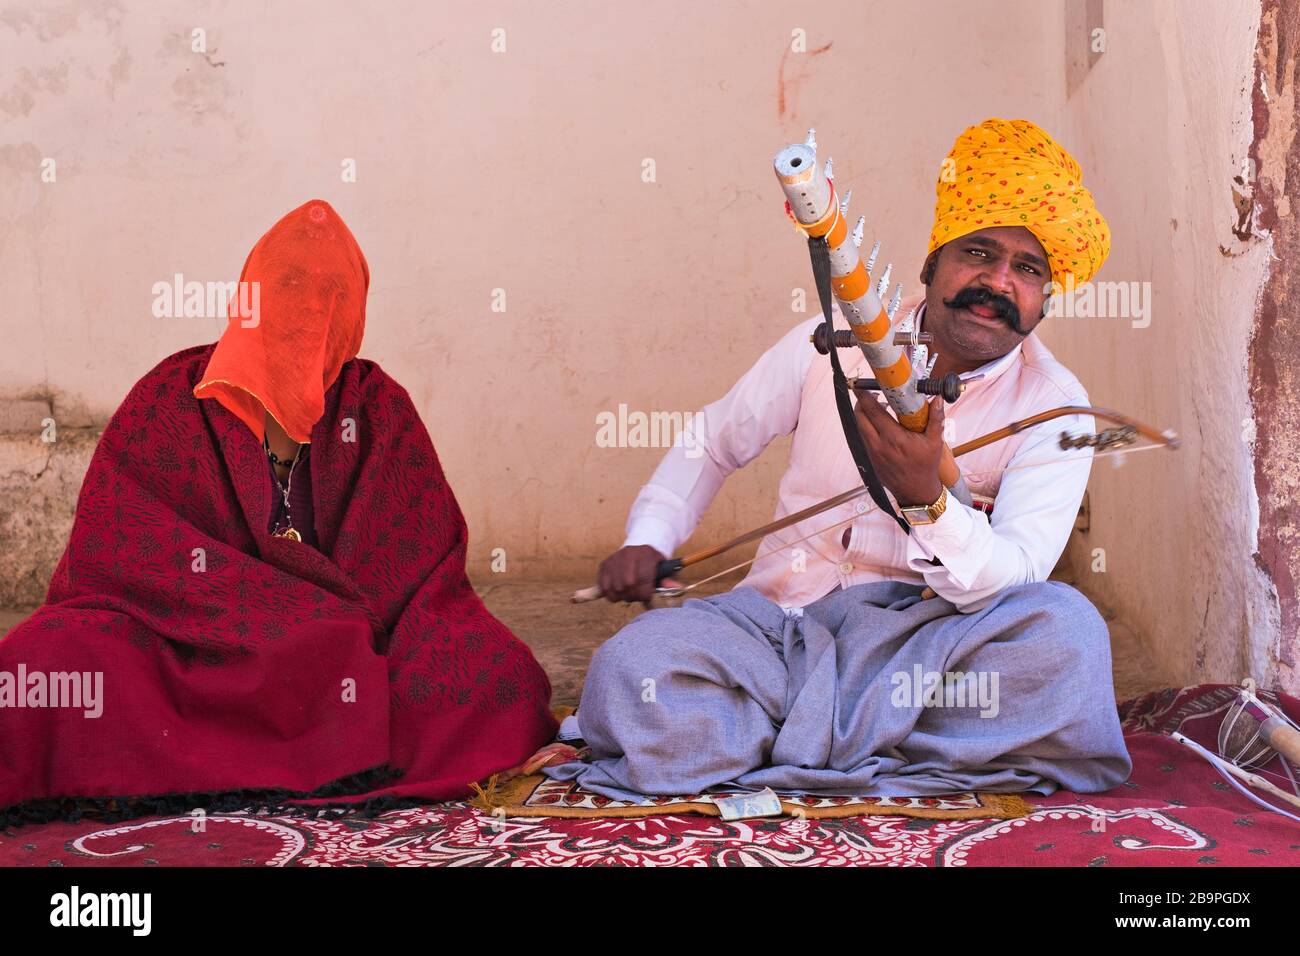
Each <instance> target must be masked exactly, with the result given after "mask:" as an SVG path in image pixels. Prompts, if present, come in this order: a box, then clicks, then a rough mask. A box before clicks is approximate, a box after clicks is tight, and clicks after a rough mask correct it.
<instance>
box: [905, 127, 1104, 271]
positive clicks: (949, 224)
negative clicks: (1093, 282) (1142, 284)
mask: <svg viewBox="0 0 1300 956" xmlns="http://www.w3.org/2000/svg"><path fill="white" fill-rule="evenodd" d="M935 192H936V194H937V196H938V198H937V200H936V202H935V205H934V229H933V230H932V231H931V233H930V248H929V249H927V250H926V254H927V255H928V254H929V253H931V252H933V251H934V250H935V249H938V248H939V247H940V246H942V245H943V244H944V243H945V242H951V241H952V240H953V239H958V238H960V237H961V236H965V235H968V234H970V233H972V232H976V231H977V230H980V229H988V228H990V227H993V226H1024V227H1025V228H1026V229H1028V230H1029V231H1030V232H1032V233H1033V234H1034V236H1035V237H1036V238H1037V239H1038V241H1039V242H1040V243H1042V245H1043V249H1044V250H1045V251H1046V252H1047V260H1048V263H1049V264H1050V265H1051V268H1052V280H1053V281H1054V282H1059V283H1060V284H1061V285H1062V286H1067V287H1068V285H1069V280H1068V277H1069V275H1070V274H1071V273H1073V276H1074V280H1073V281H1074V284H1076V285H1077V284H1080V283H1084V282H1087V281H1088V280H1089V279H1091V278H1092V277H1093V276H1094V275H1096V274H1097V270H1098V269H1100V268H1101V264H1102V263H1103V262H1105V261H1106V256H1107V255H1109V254H1110V227H1109V226H1107V225H1106V220H1105V219H1103V218H1102V215H1101V213H1100V212H1098V211H1097V207H1096V205H1095V204H1094V203H1093V199H1092V193H1090V192H1088V190H1086V189H1084V188H1083V172H1082V170H1080V169H1079V164H1078V163H1076V162H1075V161H1074V157H1073V156H1071V155H1070V154H1069V153H1067V152H1066V151H1065V150H1064V149H1062V148H1061V147H1060V146H1059V145H1058V144H1057V143H1056V141H1055V140H1053V139H1052V137H1050V136H1048V135H1047V133H1046V132H1044V131H1043V130H1042V128H1041V127H1039V126H1036V125H1035V124H1033V123H1031V122H1029V120H1004V119H987V120H985V121H984V122H983V123H980V124H979V125H978V126H972V127H971V128H970V129H968V130H966V132H964V133H962V134H961V135H960V136H958V137H957V142H956V143H954V144H953V147H952V152H950V153H949V154H948V159H947V160H945V161H944V164H943V168H942V169H941V170H940V173H939V183H938V185H937V186H936V187H935Z"/></svg>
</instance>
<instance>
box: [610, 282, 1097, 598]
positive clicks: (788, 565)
mask: <svg viewBox="0 0 1300 956" xmlns="http://www.w3.org/2000/svg"><path fill="white" fill-rule="evenodd" d="M918 306H919V309H918V314H917V317H916V322H917V324H918V327H920V323H921V322H922V320H923V318H924V314H925V307H924V303H923V297H922V296H917V297H915V298H913V299H911V300H910V301H908V300H905V301H904V303H903V308H904V309H905V310H907V311H910V310H911V309H913V308H916V307H918ZM907 311H905V312H904V314H907ZM833 312H834V315H835V319H836V325H837V327H847V326H846V325H845V323H844V320H843V317H842V316H841V315H840V314H839V308H838V304H837V305H836V306H835V308H834V309H833ZM821 320H822V317H821V315H820V314H818V315H816V316H814V317H813V318H811V319H808V320H806V321H803V322H800V323H799V324H798V325H796V326H795V327H794V328H792V329H791V330H790V331H789V332H788V333H786V335H785V336H783V337H782V338H781V339H780V340H779V341H778V342H777V343H776V344H775V345H773V346H772V347H771V348H769V349H768V350H767V351H766V352H765V353H763V355H761V356H760V357H759V359H758V361H757V362H755V364H754V366H753V367H752V368H751V369H750V370H749V371H748V372H746V373H745V374H744V375H743V376H741V378H740V380H739V381H737V382H736V384H735V385H734V386H733V387H732V388H731V390H730V391H728V392H727V394H726V395H724V396H723V397H722V398H721V399H719V400H718V401H716V402H713V403H712V404H710V405H707V406H705V408H704V409H702V410H701V411H700V413H699V415H697V416H696V418H695V420H694V422H693V423H692V425H691V426H690V427H689V428H688V434H687V435H685V436H683V437H684V440H683V441H679V442H678V443H677V444H676V445H675V446H674V447H673V448H671V449H670V450H669V451H668V453H667V454H665V455H664V458H663V460H662V461H661V462H660V463H659V466H658V468H656V469H655V472H654V474H653V476H652V477H651V479H650V481H649V483H647V484H646V485H645V486H644V487H643V488H642V489H641V491H640V493H639V494H638V495H637V497H636V500H635V501H634V503H633V505H632V508H631V512H630V514H629V516H628V522H627V537H626V540H625V541H624V545H625V546H626V545H650V546H651V547H653V548H655V549H656V550H658V551H659V552H660V553H661V554H663V555H664V556H665V557H668V556H672V555H674V554H675V552H676V551H677V549H678V548H679V547H680V546H681V544H682V542H684V541H685V540H686V539H687V538H688V537H690V535H691V533H692V532H693V531H694V530H695V528H696V526H697V525H698V524H699V521H700V518H701V516H702V515H703V514H704V511H705V509H706V508H707V507H708V505H709V503H710V502H711V501H712V500H713V498H714V496H715V495H716V494H717V492H718V489H719V488H720V487H721V486H722V483H723V481H724V480H725V479H726V477H727V475H729V474H730V473H731V472H733V471H735V470H736V469H737V468H740V467H743V466H744V465H746V464H747V463H749V462H750V461H751V460H753V458H754V457H755V456H757V455H758V454H759V452H761V451H762V450H763V449H764V448H765V447H766V446H767V445H768V444H769V443H770V442H771V441H772V439H773V438H775V437H777V436H778V435H787V434H791V433H793V434H794V436H795V440H794V443H793V445H792V446H791V461H790V466H789V469H788V470H787V472H786V474H785V476H784V477H783V478H782V481H781V489H780V495H779V498H778V502H777V508H776V511H775V514H774V518H779V517H782V516H784V515H787V514H791V513H793V512H795V511H798V510H801V509H802V508H806V507H808V506H809V505H810V504H814V503H816V502H817V501H820V500H824V499H826V498H830V497H832V496H834V495H836V494H839V493H840V492H843V491H846V490H848V489H851V488H854V487H860V486H861V479H860V478H859V477H858V473H857V469H856V467H854V466H853V462H852V458H851V456H850V454H849V452H848V448H847V444H846V442H845V440H844V434H843V431H842V429H841V426H840V421H839V417H838V415H837V413H836V411H835V406H834V392H833V390H832V388H831V369H830V360H829V359H828V358H827V357H826V356H823V355H820V354H819V353H818V352H817V351H816V350H815V349H814V348H813V346H812V345H811V344H810V342H809V335H810V334H811V332H812V330H813V329H815V328H816V327H817V325H818V324H819V323H820V322H821ZM840 355H841V361H842V362H843V364H844V369H845V374H846V375H850V376H852V375H854V374H867V375H870V374H871V372H870V367H869V366H868V365H867V364H866V361H865V358H864V357H863V356H862V353H861V351H860V350H857V349H852V350H849V349H844V350H841V352H840ZM972 374H982V375H983V378H982V379H980V380H979V381H974V382H971V383H969V384H968V385H967V386H966V390H965V392H964V393H963V394H962V396H961V398H960V399H959V400H958V401H957V402H956V403H954V404H952V405H949V406H947V409H946V413H945V417H946V419H947V422H948V432H949V441H948V443H949V445H952V446H955V445H958V444H961V443H962V442H964V441H967V440H969V439H971V438H974V437H977V436H979V435H982V434H986V433H988V432H990V431H993V430H994V429H996V428H998V427H1001V426H1002V425H1005V424H1008V423H1009V422H1011V421H1013V420H1015V419H1019V418H1024V417H1027V416H1029V415H1032V414H1034V413H1036V412H1040V411H1045V410H1047V409H1049V408H1055V407H1058V406H1062V405H1087V404H1088V395H1087V392H1086V391H1084V389H1083V386H1082V385H1080V384H1079V381H1078V379H1076V378H1075V377H1074V375H1073V374H1072V373H1070V371H1069V370H1068V369H1066V368H1065V367H1064V366H1063V365H1061V364H1060V363H1059V362H1057V361H1056V359H1055V358H1054V357H1053V356H1052V354H1051V353H1050V352H1049V351H1048V350H1047V348H1046V346H1044V345H1043V344H1042V342H1041V341H1040V340H1039V339H1038V336H1037V335H1035V334H1033V333H1030V335H1029V336H1027V337H1026V338H1025V339H1023V340H1022V341H1021V342H1020V344H1018V345H1017V346H1016V347H1015V348H1014V349H1012V350H1011V351H1010V352H1008V353H1007V354H1006V355H1004V356H1002V357H1001V358H999V359H996V360H994V361H992V362H989V363H987V364H985V365H983V366H981V367H980V368H979V369H976V370H975V372H974V373H972ZM881 400H882V401H883V399H881ZM1094 427H1095V424H1094V421H1093V417H1092V416H1091V415H1071V416H1065V417H1061V418H1058V419H1054V420H1052V421H1048V422H1044V423H1041V424H1039V425H1035V426H1033V427H1032V428H1029V429H1026V430H1025V431H1023V432H1021V433H1019V434H1018V435H1016V436H1014V437H1013V438H1010V439H1005V440H1003V441H1001V442H995V443H993V444H992V445H990V446H987V447H986V448H984V449H979V450H977V451H975V452H972V453H970V454H969V455H964V456H962V457H961V458H959V459H958V460H957V464H958V466H959V467H961V469H962V471H963V473H964V474H965V475H966V477H967V482H968V484H969V485H970V487H971V490H972V491H974V492H976V493H978V494H983V495H987V496H988V497H991V498H994V499H995V505H994V510H993V514H992V516H991V517H990V516H988V515H986V514H984V513H983V512H982V511H979V510H978V509H975V508H970V507H967V506H965V505H962V504H961V503H960V502H958V501H957V500H956V499H955V498H953V497H952V496H951V495H949V497H948V505H947V510H945V512H944V513H943V515H942V516H940V518H939V519H938V520H937V521H936V522H935V523H934V524H931V525H922V526H917V527H914V528H912V531H911V534H906V533H904V532H903V531H902V530H901V529H900V528H899V527H898V526H897V524H896V523H895V522H894V521H893V519H891V518H889V517H888V516H887V515H885V514H884V513H883V512H881V511H880V510H879V509H878V508H876V506H875V504H874V502H872V501H871V499H870V498H869V497H867V496H866V495H863V496H862V497H860V498H858V499H857V500H856V501H854V502H850V503H849V504H846V505H841V506H840V507H839V508H837V509H834V510H832V511H828V512H826V513H825V514H823V515H818V516H816V517H814V518H811V519H807V520H805V521H804V522H801V523H799V524H797V525H794V526H793V527H792V528H789V529H785V530H784V531H782V532H777V533H774V534H772V535H769V536H768V538H765V539H764V540H763V542H762V543H761V544H760V545H759V548H758V557H757V559H756V560H755V562H754V564H753V565H751V567H750V571H749V573H748V575H747V576H746V578H745V580H744V581H742V582H741V583H742V584H745V585H750V586H753V587H756V588H758V589H759V590H760V591H763V592H764V593H765V594H766V595H767V596H768V597H769V598H770V599H771V600H773V601H775V602H777V603H779V604H782V605H783V606H785V607H803V606H805V605H807V604H810V603H812V602H813V601H815V600H817V599H818V598H820V597H822V596H824V595H825V594H827V593H829V592H830V591H833V590H834V589H835V588H836V586H840V587H849V586H851V585H853V584H858V583H861V582H865V581H879V580H897V581H906V582H910V583H917V584H920V583H924V584H928V585H929V586H930V587H931V588H933V589H934V591H935V592H936V593H937V594H938V595H939V596H940V597H942V598H945V599H946V600H948V601H950V602H951V603H952V604H953V605H955V606H956V608H957V609H958V610H960V611H963V612H971V611H975V610H978V609H979V608H981V607H983V606H984V605H985V604H986V603H987V602H988V601H989V600H990V599H991V598H992V597H993V596H994V595H995V594H997V593H998V592H999V591H1001V590H1002V589H1003V588H1006V587H1009V586H1012V585H1016V584H1021V583H1026V582H1029V581H1043V580H1046V579H1047V577H1048V575H1049V574H1051V572H1052V569H1053V568H1054V567H1055V565H1056V562H1057V560H1058V559H1059V558H1060V556H1061V553H1062V551H1063V550H1064V549H1065V545H1066V542H1067V541H1068V538H1069V535H1070V531H1071V529H1072V528H1073V527H1074V521H1075V517H1076V515H1077V513H1078V510H1079V504H1080V502H1081V500H1082V498H1083V492H1084V489H1085V488H1086V486H1087V483H1088V475H1089V472H1090V471H1091V467H1092V456H1093V449H1092V448H1090V447H1089V448H1085V449H1079V450H1072V451H1069V452H1065V451H1062V450H1061V449H1060V448H1059V444H1058V439H1059V437H1060V434H1061V433H1062V432H1063V431H1068V432H1070V433H1071V434H1079V433H1091V432H1092V431H1093V429H1094ZM688 451H689V453H688ZM837 517H838V518H840V519H846V520H847V522H851V523H849V527H851V528H852V534H851V537H850V541H849V544H848V546H847V547H845V546H844V545H843V543H842V533H843V529H844V527H845V524H836V525H834V526H832V523H833V522H835V521H836V518H837ZM801 538H803V539H806V540H803V541H800V540H799V539H801ZM792 542H794V543H795V544H796V547H795V548H794V549H791V548H790V547H789V545H790V544H791V543H792ZM791 554H794V555H795V557H794V558H793V559H792V558H791ZM728 557H731V556H730V555H729V556H728ZM936 557H937V558H938V559H939V560H940V561H941V562H942V563H941V564H938V565H936V564H934V563H932V561H931V559H933V558H936ZM726 560H727V558H718V559H715V560H714V561H713V562H709V563H707V564H701V565H700V569H701V575H706V574H709V573H713V572H714V571H717V570H721V569H722V568H724V567H727V565H726V564H725V563H720V562H724V561H726ZM736 560H740V558H739V557H737V558H736ZM684 577H689V575H684Z"/></svg>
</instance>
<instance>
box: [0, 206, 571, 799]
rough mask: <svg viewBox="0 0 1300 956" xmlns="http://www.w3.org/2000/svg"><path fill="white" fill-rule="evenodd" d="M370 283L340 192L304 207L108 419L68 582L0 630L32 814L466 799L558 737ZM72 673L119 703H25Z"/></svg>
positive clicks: (5, 795) (2, 666) (3, 715)
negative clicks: (366, 345)
mask: <svg viewBox="0 0 1300 956" xmlns="http://www.w3.org/2000/svg"><path fill="white" fill-rule="evenodd" d="M369 279H370V276H369V269H368V267H367V265H366V260H365V258H364V256H363V255H362V253H361V249H360V248H359V247H358V245H357V243H356V240H355V239H354V238H353V236H352V234H351V232H350V231H349V230H348V228H347V226H346V225H344V223H343V221H342V219H340V218H339V216H338V215H337V214H336V213H335V211H334V210H333V209H332V208H331V207H330V206H329V204H327V203H325V202H323V201H320V200H313V201H311V202H308V203H306V204H304V205H303V206H300V207H299V208H297V209H295V210H293V211H292V212H290V213H289V214H288V215H286V216H285V217H284V218H283V219H281V220H280V221H279V222H277V223H276V224H275V225H274V226H273V227H272V228H271V230H270V231H269V232H267V234H266V235H265V236H263V237H262V239H261V240H259V241H258V243H257V244H256V246H254V248H253V250H252V252H251V253H250V254H249V256H248V260H247V262H246V263H245V265H244V270H243V274H242V275H241V281H242V282H243V283H247V284H249V285H247V286H245V289H246V290H247V289H251V288H253V286H252V284H253V283H256V284H257V285H256V288H257V293H258V294H257V295H256V296H252V295H249V294H245V295H243V296H241V295H239V294H236V295H235V296H234V297H233V298H232V301H231V310H230V317H229V323H228V326H227V329H226V332H225V333H224V334H223V336H222V337H221V340H220V341H219V342H217V343H216V344H215V345H204V346H199V347H196V348H191V349H188V350H186V351H184V352H180V353H178V354H176V355H173V356H171V357H170V358H167V359H164V360H163V361H162V362H161V363H160V364H159V365H158V366H157V367H156V368H154V369H153V370H152V371H151V372H149V373H148V374H147V375H145V377H144V378H143V379H141V380H140V382H139V383H137V384H136V386H135V387H134V388H133V389H132V390H131V392H130V394H129V395H128V396H127V398H126V400H125V401H124V402H123V404H122V406H121V407H120V408H119V409H118V411H117V412H116V413H115V414H114V416H113V418H112V420H111V421H110V422H109V424H108V426H107V428H106V430H105V431H104V434H103V437H102V438H101V439H100V442H99V445H98V447H97V449H96V451H95V455H94V458H93V460H92V462H91V465H90V468H89V471H88V473H87V475H86V478H85V481H84V483H83V486H82V489H81V495H80V498H79V500H78V504H77V513H76V520H75V523H74V526H73V529H72V534H71V538H70V540H69V542H68V546H67V549H66V551H65V553H64V555H63V558H62V560H61V561H60V563H59V566H58V568H57V570H56V572H55V574H54V577H53V580H52V582H51V585H50V589H49V594H48V596H47V599H46V604H45V605H44V606H43V607H42V608H40V609H39V610H38V611H37V612H36V614H34V615H33V616H32V617H31V618H29V619H28V620H27V621H25V622H24V623H23V624H21V625H20V626H18V627H17V628H16V629H15V630H13V631H12V632H11V633H10V634H9V635H8V636H7V637H5V638H4V639H3V640H0V671H4V672H9V673H11V674H16V673H17V672H18V668H19V665H22V667H23V672H24V674H25V675H27V676H26V678H25V681H24V686H23V687H18V688H16V690H17V691H18V693H19V694H22V695H25V696H24V697H23V702H22V704H19V705H17V706H9V707H0V811H7V812H8V814H9V816H10V818H11V819H21V818H23V817H27V818H36V817H39V818H49V817H51V816H58V815H60V814H61V813H66V812H69V811H74V812H75V807H76V806H84V804H85V801H86V800H87V799H90V800H96V801H100V802H107V801H110V800H111V801H114V804H113V807H114V808H115V809H120V808H122V807H127V808H129V809H131V810H133V811H134V812H140V811H141V810H142V809H143V810H148V809H156V810H164V809H169V810H176V809H189V808H191V807H196V806H210V807H211V806H243V805H248V804H250V803H253V804H256V803H267V802H271V803H286V804H300V805H301V804H313V803H353V802H361V801H368V800H374V799H376V798H396V799H401V798H413V799H423V800H434V799H441V798H450V797H457V796H461V795H464V794H466V793H467V792H468V790H469V784H470V783H471V782H472V781H477V780H482V779H484V778H485V777H487V776H488V775H490V774H492V773H494V772H496V771H499V770H502V769H505V768H508V767H511V766H514V765H516V764H518V763H520V762H521V761H523V760H524V759H525V758H527V757H528V756H529V755H530V754H531V753H533V752H534V751H535V750H536V749H537V748H538V747H539V746H540V745H542V744H544V743H545V742H547V741H548V740H550V739H551V737H552V735H553V733H554V731H555V726H556V725H555V722H554V719H553V718H552V716H551V714H550V711H549V708H548V702H549V697H550V684H549V682H548V681H547V678H546V675H545V674H544V673H543V671H542V669H541V668H540V666H539V665H538V664H537V661H536V660H535V659H534V658H533V656H532V654H531V653H530V651H529V650H528V648H527V647H526V646H525V645H523V644H522V643H521V642H520V641H518V640H517V639H516V638H515V637H514V636H513V635H512V634H511V633H510V632H509V630H507V629H506V627H505V626H504V625H502V624H501V623H500V622H499V621H497V620H496V619H495V618H493V617H492V616H491V615H490V614H489V613H488V612H487V610H486V609H485V608H484V606H483V604H482V603H481V602H480V601H479V599H478V597H477V596H476V595H475V593H474V591H473V589H472V588H471V587H470V584H469V581H468V580H467V578H466V573H465V553H466V526H465V521H464V518H463V517H462V514H461V512H460V509H459V507H458V505H457V503H456V499H455V497H454V496H453V494H452V491H451V488H450V487H448V485H447V481H446V478H445V477H444V475H443V472H442V468H441V466H440V465H439V461H438V457H437V455H436V454H435V453H434V449H433V446H432V444H431V442H430V440H429V436H428V433H427V432H426V430H425V428H424V425H423V424H422V423H421V420H420V418H419V415H418V414H417V413H416V410H415V407H414V406H413V404H412V403H411V399H410V397H409V396H408V394H407V393H406V391H405V390H404V389H403V388H402V387H401V386H400V385H398V384H397V383H396V382H394V381H393V380H392V379H391V378H389V377H388V376H387V375H386V374H385V373H384V372H383V370H382V369H380V368H379V366H378V365H376V364H375V363H374V362H371V361H367V360H365V359H360V358H357V357H356V356H357V352H358V349H359V348H360V345H361V339H362V332H363V330H364V325H365V306H366V293H367V289H368V287H369ZM250 302H253V303H256V304H257V309H256V310H251V311H250V310H249V309H248V308H247V306H248V305H249V303H250ZM67 672H76V673H78V674H95V673H100V674H102V688H103V690H102V696H103V700H102V714H101V716H98V717H88V716H86V713H85V711H84V709H78V708H74V707H68V706H50V703H51V702H54V703H57V701H52V699H49V698H47V699H46V701H45V706H39V705H38V706H31V704H32V703H33V684H32V683H31V682H32V681H37V682H40V680H42V679H44V680H45V681H46V682H47V684H46V686H47V688H48V687H53V686H54V685H53V684H52V683H49V682H50V681H52V680H53V679H54V678H52V677H51V676H50V675H54V674H57V673H67ZM31 675H45V676H44V678H41V677H33V676H31Z"/></svg>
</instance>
